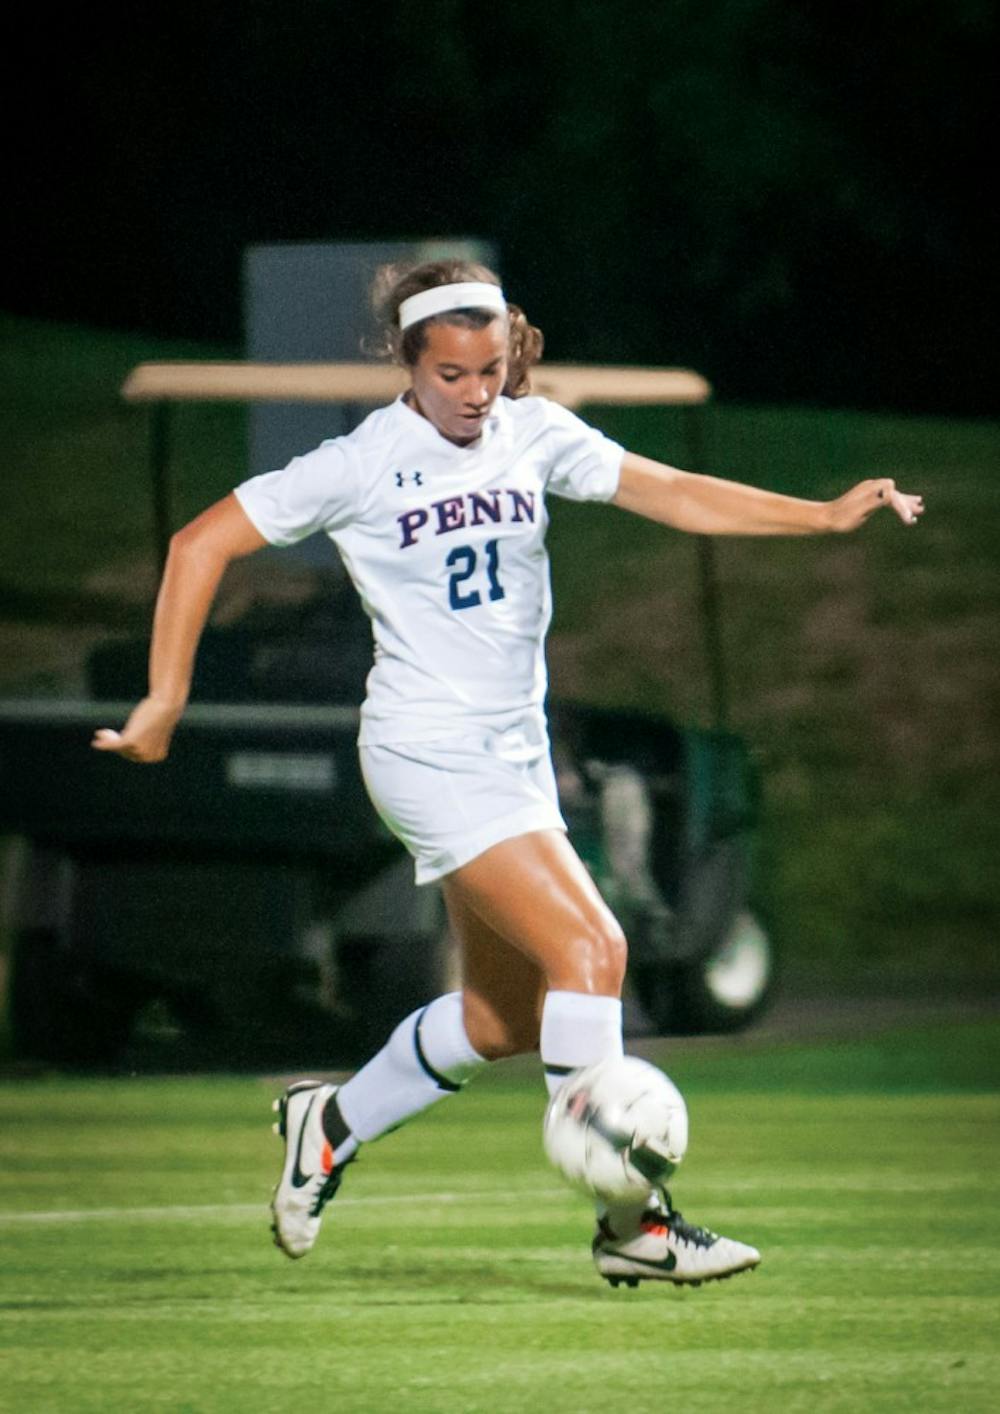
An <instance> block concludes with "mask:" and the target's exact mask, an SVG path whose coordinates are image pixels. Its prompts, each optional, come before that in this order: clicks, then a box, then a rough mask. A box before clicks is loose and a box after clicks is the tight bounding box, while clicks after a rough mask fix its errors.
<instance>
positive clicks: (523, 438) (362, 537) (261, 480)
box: [236, 397, 623, 745]
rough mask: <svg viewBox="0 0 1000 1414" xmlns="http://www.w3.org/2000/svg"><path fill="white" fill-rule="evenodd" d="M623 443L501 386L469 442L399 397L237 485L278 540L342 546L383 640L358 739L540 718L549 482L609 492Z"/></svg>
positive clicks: (387, 739) (386, 739)
mask: <svg viewBox="0 0 1000 1414" xmlns="http://www.w3.org/2000/svg"><path fill="white" fill-rule="evenodd" d="M622 456H623V449H622V448H621V447H620V446H618V445H617V444H616V443H615V442H612V441H610V440H609V439H608V438H607V437H605V436H604V435H603V434H602V433H600V432H598V431H597V430H596V429H595V428H593V427H589V426H588V425H587V424H586V423H585V422H582V421H581V420H580V419H579V418H578V417H576V416H574V415H573V413H571V412H568V411H567V410H566V409H565V408H563V407H560V406H559V405H558V404H556V403H551V402H549V401H547V400H546V399H545V398H532V397H527V398H518V399H510V398H498V399H497V401H496V403H495V404H494V406H493V410H492V412H491V414H490V417H489V418H488V419H487V421H486V424H485V425H484V427H483V430H482V433H481V435H480V437H479V438H478V439H477V440H476V442H475V443H473V444H472V445H470V446H467V447H459V446H456V445H455V444H454V443H453V442H449V441H448V440H447V439H446V438H444V437H442V436H441V434H440V433H439V432H438V431H437V430H436V428H435V427H434V426H433V424H432V423H430V422H429V421H427V419H426V418H424V417H422V416H421V415H420V414H419V413H417V412H414V411H413V409H412V408H410V407H408V406H407V405H406V403H405V402H403V400H402V399H401V398H400V399H397V401H396V402H394V403H391V404H390V405H389V406H388V407H384V408H380V409H379V410H378V411H377V412H374V413H372V414H371V415H370V416H369V417H368V418H366V419H365V421H364V422H363V423H362V424H361V425H360V426H359V427H357V428H355V430H354V431H353V432H351V433H350V434H349V435H348V436H346V437H336V438H334V439H333V440H331V441H329V442H324V443H323V444H322V445H321V446H320V447H318V448H317V449H316V450H315V451H314V452H310V453H309V454H308V455H306V456H303V457H296V458H295V459H294V460H293V461H291V462H290V463H289V464H288V466H286V467H285V468H284V470H283V471H272V472H267V473H265V474H264V475H263V476H255V477H253V478H252V479H251V480H249V481H245V482H244V483H243V484H242V485H241V486H239V487H237V489H236V495H237V497H238V498H239V501H240V504H241V505H242V507H243V509H244V510H245V511H246V513H247V515H248V516H249V517H250V519H251V521H253V523H254V525H255V526H256V527H257V529H258V530H259V531H260V533H261V534H262V535H263V536H264V538H265V539H266V540H268V541H270V542H271V544H273V545H291V544H293V543H294V542H295V541H297V540H300V539H302V538H303V537H304V536H306V535H310V534H312V533H313V532H314V531H318V530H322V531H325V532H326V533H327V534H328V535H329V536H330V538H331V539H332V540H333V541H334V543H335V544H336V546H337V548H338V550H339V551H340V554H341V556H342V558H343V560H344V564H345V565H346V567H347V570H348V573H349V574H350V576H351V578H352V580H353V581H354V584H355V586H356V588H357V590H358V592H359V594H360V595H361V599H362V602H363V604H364V607H365V609H366V611H367V613H368V615H369V617H370V618H371V621H372V628H373V633H374V638H375V662H374V666H373V668H372V670H371V672H370V674H369V676H368V683H367V696H366V700H365V703H364V706H363V708H362V714H361V735H360V738H359V740H360V742H361V744H362V745H389V744H392V743H403V742H416V741H435V740H442V739H449V738H455V737H456V736H457V735H462V734H465V732H467V731H468V730H479V729H480V728H481V727H486V728H495V729H498V730H505V729H508V728H510V727H511V726H514V725H516V724H517V722H518V721H519V719H521V718H525V719H529V718H530V717H531V715H532V714H533V713H534V714H537V716H538V718H541V712H542V706H543V703H544V698H545V692H546V686H547V678H546V669H545V657H544V640H545V633H546V630H547V629H548V626H549V620H550V618H551V613H552V604H551V591H550V587H549V562H548V555H547V553H546V549H545V531H546V527H547V524H548V516H547V513H546V509H545V494H546V492H552V493H553V494H555V495H558V496H564V497H567V498H569V499H570V500H577V501H584V500H596V501H607V500H610V499H611V497H612V496H613V495H614V494H615V491H616V490H617V488H618V477H619V471H620V467H621V459H622Z"/></svg>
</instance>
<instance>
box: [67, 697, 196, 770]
mask: <svg viewBox="0 0 1000 1414" xmlns="http://www.w3.org/2000/svg"><path fill="white" fill-rule="evenodd" d="M183 710H184V709H183V707H175V706H171V705H168V704H166V703H163V702H159V701H157V700H156V698H153V697H144V698H143V699H142V701H141V702H140V703H139V705H138V706H137V707H136V708H135V709H134V710H133V711H132V713H131V714H130V716H129V719H128V721H127V722H126V723H125V726H124V727H123V728H122V730H121V731H120V732H119V731H115V730H114V728H112V727H99V728H98V729H97V731H95V733H94V735H93V738H92V740H91V743H90V744H91V746H92V747H93V748H94V750H95V751H113V752H114V753H115V754H116V755H118V756H124V757H125V760H126V761H139V762H144V763H149V762H153V761H165V760H166V758H167V753H168V752H169V750H170V741H171V738H172V737H173V734H174V728H175V727H176V726H177V723H178V721H179V720H180V716H181V713H182V712H183Z"/></svg>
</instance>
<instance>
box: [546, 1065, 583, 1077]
mask: <svg viewBox="0 0 1000 1414" xmlns="http://www.w3.org/2000/svg"><path fill="white" fill-rule="evenodd" d="M579 1068H580V1067H579V1066H576V1065H543V1069H544V1071H545V1074H546V1075H572V1074H573V1072H574V1070H579Z"/></svg>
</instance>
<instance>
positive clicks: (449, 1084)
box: [413, 1002, 462, 1092]
mask: <svg viewBox="0 0 1000 1414" xmlns="http://www.w3.org/2000/svg"><path fill="white" fill-rule="evenodd" d="M427 1006H430V1002H428V1003H427ZM426 1015H427V1007H426V1006H425V1007H424V1009H423V1011H422V1012H421V1013H420V1015H419V1016H418V1017H417V1024H416V1026H414V1028H413V1049H414V1050H415V1051H416V1053H417V1060H418V1061H419V1062H420V1064H421V1066H422V1067H423V1069H424V1070H425V1071H426V1073H427V1074H428V1075H429V1076H430V1078H431V1079H432V1080H433V1081H434V1084H435V1085H436V1086H437V1087H438V1089H439V1090H451V1091H453V1092H454V1091H456V1090H461V1088H462V1087H461V1085H456V1083H455V1081H454V1080H449V1079H448V1077H447V1075H440V1074H439V1073H438V1072H437V1071H436V1070H435V1069H434V1067H433V1066H432V1065H431V1063H430V1061H429V1060H428V1059H427V1057H426V1056H425V1055H424V1048H423V1046H422V1045H421V1044H420V1023H421V1022H422V1021H423V1019H424V1017H425V1016H426Z"/></svg>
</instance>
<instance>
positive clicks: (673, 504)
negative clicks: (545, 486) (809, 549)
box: [613, 452, 924, 535]
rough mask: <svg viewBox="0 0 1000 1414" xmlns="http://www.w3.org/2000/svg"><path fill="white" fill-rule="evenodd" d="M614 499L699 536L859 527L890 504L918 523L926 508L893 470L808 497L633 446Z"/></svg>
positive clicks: (815, 532) (904, 517)
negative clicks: (833, 493) (684, 467)
mask: <svg viewBox="0 0 1000 1414" xmlns="http://www.w3.org/2000/svg"><path fill="white" fill-rule="evenodd" d="M613 504H614V505H616V506H620V507H621V508H622V509H623V510H626V511H633V512H635V514H636V515H641V516H646V517H647V518H648V519H649V520H658V521H662V523H663V524H664V525H671V526H673V527H674V528H675V529H677V530H687V531H691V532H693V533H694V534H697V535H822V534H826V533H830V532H846V531H851V530H857V529H858V527H859V526H861V525H863V524H864V523H865V521H866V520H867V519H868V517H869V516H871V515H874V513H875V512H876V511H878V510H883V509H886V508H891V509H892V510H894V511H895V512H896V514H897V515H898V516H899V518H900V520H901V521H903V523H904V524H905V525H913V524H915V523H916V520H917V518H918V516H921V515H923V511H924V503H923V498H922V497H921V496H912V495H908V494H907V493H906V492H903V491H897V489H896V483H895V482H894V481H893V480H892V479H891V478H889V477H878V478H875V479H873V480H870V481H861V482H859V483H858V485H857V486H854V487H852V488H851V490H850V491H847V492H845V493H844V495H843V496H838V497H837V498H836V500H833V501H806V500H802V499H800V498H799V497H798V496H782V495H781V494H780V493H779V492H777V491H764V490H762V489H761V488H760V487H757V486H745V485H744V484H743V483H742V482H739V481H723V480H722V479H721V478H719V477H717V476H702V475H701V474H699V473H697V472H691V471H679V470H678V469H677V468H676V467H672V466H666V465H664V464H663V463H662V462H656V461H651V460H650V459H649V458H648V457H640V456H636V455H635V454H634V453H633V452H626V454H625V457H624V459H623V461H622V469H621V478H620V480H619V483H618V491H617V492H616V494H615V496H614V501H613Z"/></svg>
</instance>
